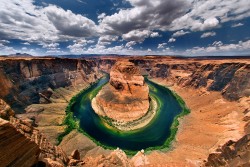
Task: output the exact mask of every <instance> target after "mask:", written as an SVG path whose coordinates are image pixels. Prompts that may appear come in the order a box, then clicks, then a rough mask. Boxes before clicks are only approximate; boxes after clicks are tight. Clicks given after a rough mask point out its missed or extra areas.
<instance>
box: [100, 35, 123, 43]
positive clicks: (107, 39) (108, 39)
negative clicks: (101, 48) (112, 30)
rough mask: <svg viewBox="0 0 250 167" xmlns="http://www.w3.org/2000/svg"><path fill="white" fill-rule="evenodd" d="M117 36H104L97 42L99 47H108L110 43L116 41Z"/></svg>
mask: <svg viewBox="0 0 250 167" xmlns="http://www.w3.org/2000/svg"><path fill="white" fill-rule="evenodd" d="M118 38H119V36H116V35H104V36H101V37H100V38H99V40H98V44H99V45H110V44H111V43H112V42H115V41H117V40H118Z"/></svg>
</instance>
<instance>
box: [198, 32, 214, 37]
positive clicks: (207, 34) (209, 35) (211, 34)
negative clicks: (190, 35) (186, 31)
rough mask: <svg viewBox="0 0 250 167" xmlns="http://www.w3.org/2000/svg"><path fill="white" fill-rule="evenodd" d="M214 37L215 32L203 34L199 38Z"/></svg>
mask: <svg viewBox="0 0 250 167" xmlns="http://www.w3.org/2000/svg"><path fill="white" fill-rule="evenodd" d="M215 35H216V32H213V31H211V32H205V33H203V34H202V35H201V38H207V37H212V36H215Z"/></svg>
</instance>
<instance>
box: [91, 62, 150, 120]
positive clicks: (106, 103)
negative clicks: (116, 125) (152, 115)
mask: <svg viewBox="0 0 250 167" xmlns="http://www.w3.org/2000/svg"><path fill="white" fill-rule="evenodd" d="M149 101H150V99H149V87H148V85H147V84H146V83H145V81H144V77H143V76H142V75H141V73H140V69H139V68H138V67H136V66H135V65H134V64H133V63H131V62H129V61H118V62H116V64H115V65H114V66H113V67H112V69H111V72H110V80H109V83H108V84H107V85H105V86H104V87H103V88H102V89H101V91H100V92H99V93H98V94H97V96H96V97H95V98H94V99H93V100H92V107H93V109H94V111H95V112H96V113H97V114H98V115H101V116H103V117H108V118H111V119H113V120H116V121H118V122H119V121H120V122H130V121H134V120H137V119H139V118H141V117H143V116H144V115H145V114H146V113H147V111H148V109H149Z"/></svg>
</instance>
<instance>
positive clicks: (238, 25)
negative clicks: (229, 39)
mask: <svg viewBox="0 0 250 167" xmlns="http://www.w3.org/2000/svg"><path fill="white" fill-rule="evenodd" d="M241 26H244V24H242V23H238V24H233V25H232V26H231V27H232V28H235V27H241Z"/></svg>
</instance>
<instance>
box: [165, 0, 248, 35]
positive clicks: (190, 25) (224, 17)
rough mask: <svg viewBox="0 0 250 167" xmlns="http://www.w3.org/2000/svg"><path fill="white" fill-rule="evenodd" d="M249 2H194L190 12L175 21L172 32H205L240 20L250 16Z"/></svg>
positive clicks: (205, 0)
mask: <svg viewBox="0 0 250 167" xmlns="http://www.w3.org/2000/svg"><path fill="white" fill-rule="evenodd" d="M249 6H250V1H249V0H209V1H208V0H197V1H192V6H191V8H190V9H189V12H187V13H186V14H184V15H182V16H181V17H178V18H177V19H175V20H174V21H173V22H172V24H171V25H170V26H169V27H168V28H169V29H171V30H180V29H190V30H192V31H204V30H209V29H213V28H217V27H219V26H220V25H219V23H220V22H221V23H225V22H228V21H232V20H240V19H243V18H247V17H249V16H250V10H249Z"/></svg>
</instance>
